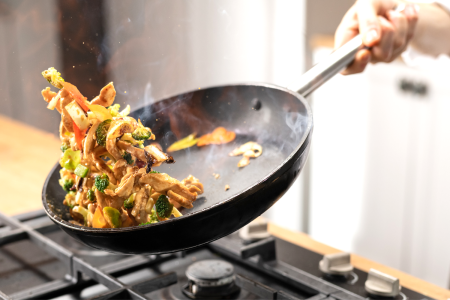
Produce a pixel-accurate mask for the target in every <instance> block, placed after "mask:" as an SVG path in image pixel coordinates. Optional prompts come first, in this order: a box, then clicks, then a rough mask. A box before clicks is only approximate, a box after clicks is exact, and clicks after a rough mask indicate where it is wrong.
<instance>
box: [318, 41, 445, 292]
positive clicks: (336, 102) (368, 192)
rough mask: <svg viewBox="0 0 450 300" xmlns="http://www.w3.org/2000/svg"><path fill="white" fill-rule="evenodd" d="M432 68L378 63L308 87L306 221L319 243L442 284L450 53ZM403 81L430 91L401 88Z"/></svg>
mask: <svg viewBox="0 0 450 300" xmlns="http://www.w3.org/2000/svg"><path fill="white" fill-rule="evenodd" d="M329 51H330V49H322V50H319V51H316V52H315V54H316V59H319V57H320V56H323V55H324V54H326V53H327V52H329ZM435 66H436V67H435V68H432V69H428V70H423V69H421V68H412V67H407V66H405V65H404V64H402V63H399V62H395V63H392V64H377V65H375V66H370V67H369V68H368V69H367V70H366V71H365V72H364V73H363V74H360V75H352V76H340V75H339V76H336V77H335V78H333V79H332V80H330V82H328V83H327V84H325V85H324V86H322V87H321V88H320V89H319V90H318V91H316V92H315V93H314V95H313V96H314V105H313V112H314V117H315V130H314V136H313V147H312V153H311V159H312V179H311V180H312V187H311V190H312V197H311V211H310V213H311V216H310V220H311V224H310V227H311V235H312V237H313V238H315V239H317V240H319V241H321V242H324V243H326V244H329V245H331V246H334V247H337V248H340V249H342V250H346V251H350V252H353V253H357V254H359V255H362V256H364V257H367V258H369V259H372V260H375V261H377V262H380V263H383V264H386V265H388V266H391V267H394V268H397V269H400V270H402V271H405V272H407V273H410V274H412V275H414V276H417V277H419V278H422V279H424V280H427V281H429V282H432V283H435V284H437V285H440V286H442V287H445V288H447V287H448V280H449V278H448V277H449V273H450V239H449V238H448V237H449V236H450V201H449V199H450V184H449V182H450V181H449V180H450V171H449V170H450V157H449V155H448V153H450V152H449V151H450V142H449V141H450V139H449V137H450V119H449V117H448V116H449V115H450V86H449V85H448V78H450V72H449V71H448V69H449V68H448V66H450V60H448V59H447V60H444V61H442V62H441V63H438V64H435ZM402 79H406V80H410V81H413V82H416V83H417V82H419V83H424V84H426V85H427V86H428V94H427V95H426V96H424V97H419V96H417V95H415V96H414V95H412V94H411V93H405V92H403V91H402V90H401V89H400V88H399V84H400V81H401V80H402Z"/></svg>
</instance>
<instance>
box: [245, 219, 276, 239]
mask: <svg viewBox="0 0 450 300" xmlns="http://www.w3.org/2000/svg"><path fill="white" fill-rule="evenodd" d="M239 236H240V237H241V239H243V240H244V241H246V242H254V241H258V240H262V239H265V238H268V237H269V236H270V233H269V232H268V231H267V220H265V219H263V218H258V219H256V220H253V221H252V222H250V223H249V224H247V225H245V226H244V227H242V228H241V229H240V230H239Z"/></svg>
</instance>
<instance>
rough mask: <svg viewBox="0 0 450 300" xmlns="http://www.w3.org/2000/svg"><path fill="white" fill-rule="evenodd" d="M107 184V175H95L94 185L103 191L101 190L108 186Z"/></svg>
mask: <svg viewBox="0 0 450 300" xmlns="http://www.w3.org/2000/svg"><path fill="white" fill-rule="evenodd" d="M108 185H109V178H108V175H106V174H103V175H102V176H97V177H95V181H94V186H95V187H96V188H97V190H99V191H100V192H102V193H103V191H104V190H105V189H106V188H107V187H108Z"/></svg>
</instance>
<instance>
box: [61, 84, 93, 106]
mask: <svg viewBox="0 0 450 300" xmlns="http://www.w3.org/2000/svg"><path fill="white" fill-rule="evenodd" d="M64 89H65V90H67V91H68V92H69V93H70V95H71V96H72V98H74V99H75V101H77V103H78V104H79V105H80V106H81V108H82V109H83V110H84V111H85V112H87V111H88V110H89V107H88V103H86V99H87V98H86V97H83V95H81V93H80V91H79V90H78V89H77V87H76V86H74V85H73V84H71V83H69V82H64Z"/></svg>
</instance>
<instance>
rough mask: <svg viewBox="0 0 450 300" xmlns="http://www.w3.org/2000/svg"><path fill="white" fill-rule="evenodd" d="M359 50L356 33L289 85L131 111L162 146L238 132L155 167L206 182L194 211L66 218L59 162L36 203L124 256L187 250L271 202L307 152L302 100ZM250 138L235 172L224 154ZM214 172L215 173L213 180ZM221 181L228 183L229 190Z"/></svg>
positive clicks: (86, 239)
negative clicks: (142, 217) (135, 220)
mask: <svg viewBox="0 0 450 300" xmlns="http://www.w3.org/2000/svg"><path fill="white" fill-rule="evenodd" d="M361 47H362V41H361V38H360V37H359V36H358V37H355V38H354V39H353V40H351V41H349V42H348V43H347V44H345V45H344V46H342V47H341V48H339V49H337V50H336V51H334V52H333V53H332V54H330V56H329V57H328V58H326V59H325V60H324V61H322V62H321V63H319V64H317V65H316V66H314V67H313V68H312V69H310V70H309V71H308V72H306V73H305V74H303V75H302V76H301V77H300V78H299V80H297V81H295V82H294V83H293V84H292V85H290V86H289V87H288V88H283V87H279V86H275V85H271V84H265V83H252V84H247V83H244V84H235V85H224V86H215V87H209V88H203V89H199V90H195V91H191V92H187V93H183V94H180V95H176V96H173V97H170V98H167V99H163V100H161V101H158V102H156V103H153V104H149V105H146V106H143V107H141V108H139V109H137V110H135V111H133V113H132V116H133V117H135V118H136V119H137V118H140V119H141V120H142V121H143V123H144V125H145V126H148V127H150V128H152V131H153V133H154V134H155V135H156V137H157V139H156V141H157V142H159V143H160V144H161V146H162V147H163V148H164V149H167V147H168V146H169V145H170V144H171V143H173V142H175V141H176V140H178V139H180V138H183V137H185V136H187V135H189V134H191V133H193V132H197V133H198V134H199V135H201V134H205V133H208V132H211V131H212V130H213V129H214V128H216V127H218V126H223V127H225V128H227V129H228V130H232V131H234V132H236V139H235V140H234V141H233V142H231V143H228V144H224V145H210V146H206V147H201V148H199V147H196V146H194V147H191V148H189V149H185V150H181V151H178V152H175V153H173V156H174V158H175V160H176V163H175V164H171V165H163V166H161V167H159V168H158V171H160V172H165V173H168V174H169V175H171V176H172V177H175V178H177V179H179V180H181V179H183V178H185V177H187V176H188V175H189V174H192V175H194V176H195V177H197V178H199V180H200V181H201V182H202V183H203V185H204V187H205V192H204V194H202V195H201V196H199V197H198V199H197V201H195V202H194V207H193V208H192V209H182V210H181V212H182V213H183V216H182V217H179V218H175V219H171V220H168V221H164V222H160V223H156V224H151V225H143V226H135V227H127V228H111V229H98V228H89V227H84V226H79V225H75V224H73V223H70V222H69V221H70V220H71V217H70V214H69V209H68V207H67V206H65V205H63V199H64V196H65V192H64V191H63V190H62V188H61V187H60V185H59V184H58V179H59V170H60V166H59V164H56V165H55V166H54V168H53V169H52V170H51V172H50V174H49V175H48V177H47V179H46V181H45V184H44V188H43V192H42V201H43V205H44V208H45V211H46V213H47V214H48V216H49V217H50V219H51V220H52V221H53V222H55V223H56V224H58V225H59V226H60V227H61V228H62V229H63V230H64V231H65V232H67V233H68V234H69V235H70V236H72V237H74V238H75V239H77V240H79V241H81V242H82V243H84V244H86V245H88V246H91V247H93V248H96V249H101V250H105V251H109V252H113V253H125V254H160V253H168V252H175V251H181V250H186V249H190V248H193V247H196V246H200V245H202V244H205V243H209V242H211V241H214V240H216V239H219V238H221V237H224V236H226V235H228V234H230V233H232V232H234V231H236V230H238V229H240V228H241V227H242V226H244V225H246V224H247V223H249V222H251V221H252V220H253V219H255V218H256V217H258V216H260V215H261V214H262V213H263V212H265V211H266V210H267V209H268V208H270V207H271V206H272V205H273V204H275V202H277V200H278V199H280V198H281V196H282V195H283V194H284V193H285V192H286V191H287V190H288V189H289V187H290V186H291V185H292V183H293V182H294V180H295V179H296V178H297V176H298V175H299V173H300V171H301V169H302V167H303V166H304V164H305V161H306V158H307V156H308V151H309V147H310V142H311V135H312V129H313V122H312V112H311V109H310V107H309V105H308V103H307V101H306V100H305V97H306V96H308V95H309V94H310V93H311V92H313V91H314V90H315V89H316V88H318V87H319V86H320V85H322V84H323V83H324V82H326V81H327V80H328V79H329V78H331V77H332V76H334V75H335V74H337V73H338V72H339V71H340V70H342V69H343V68H344V67H345V66H347V65H348V64H349V63H351V62H352V61H353V59H354V55H355V53H356V52H357V50H358V49H360V48H361ZM295 91H297V92H295ZM248 141H256V142H257V143H259V144H260V145H261V146H262V147H263V153H262V155H261V156H260V157H258V158H256V159H252V160H251V161H250V164H249V165H248V166H246V167H244V168H241V169H239V168H238V167H237V163H238V161H239V160H240V157H230V156H228V153H229V152H231V151H232V150H233V149H234V148H236V147H238V146H240V145H242V144H243V143H246V142H248ZM213 173H215V174H219V175H220V177H219V178H218V179H216V178H215V177H214V176H213ZM225 185H229V186H230V189H229V190H228V191H225Z"/></svg>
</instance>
